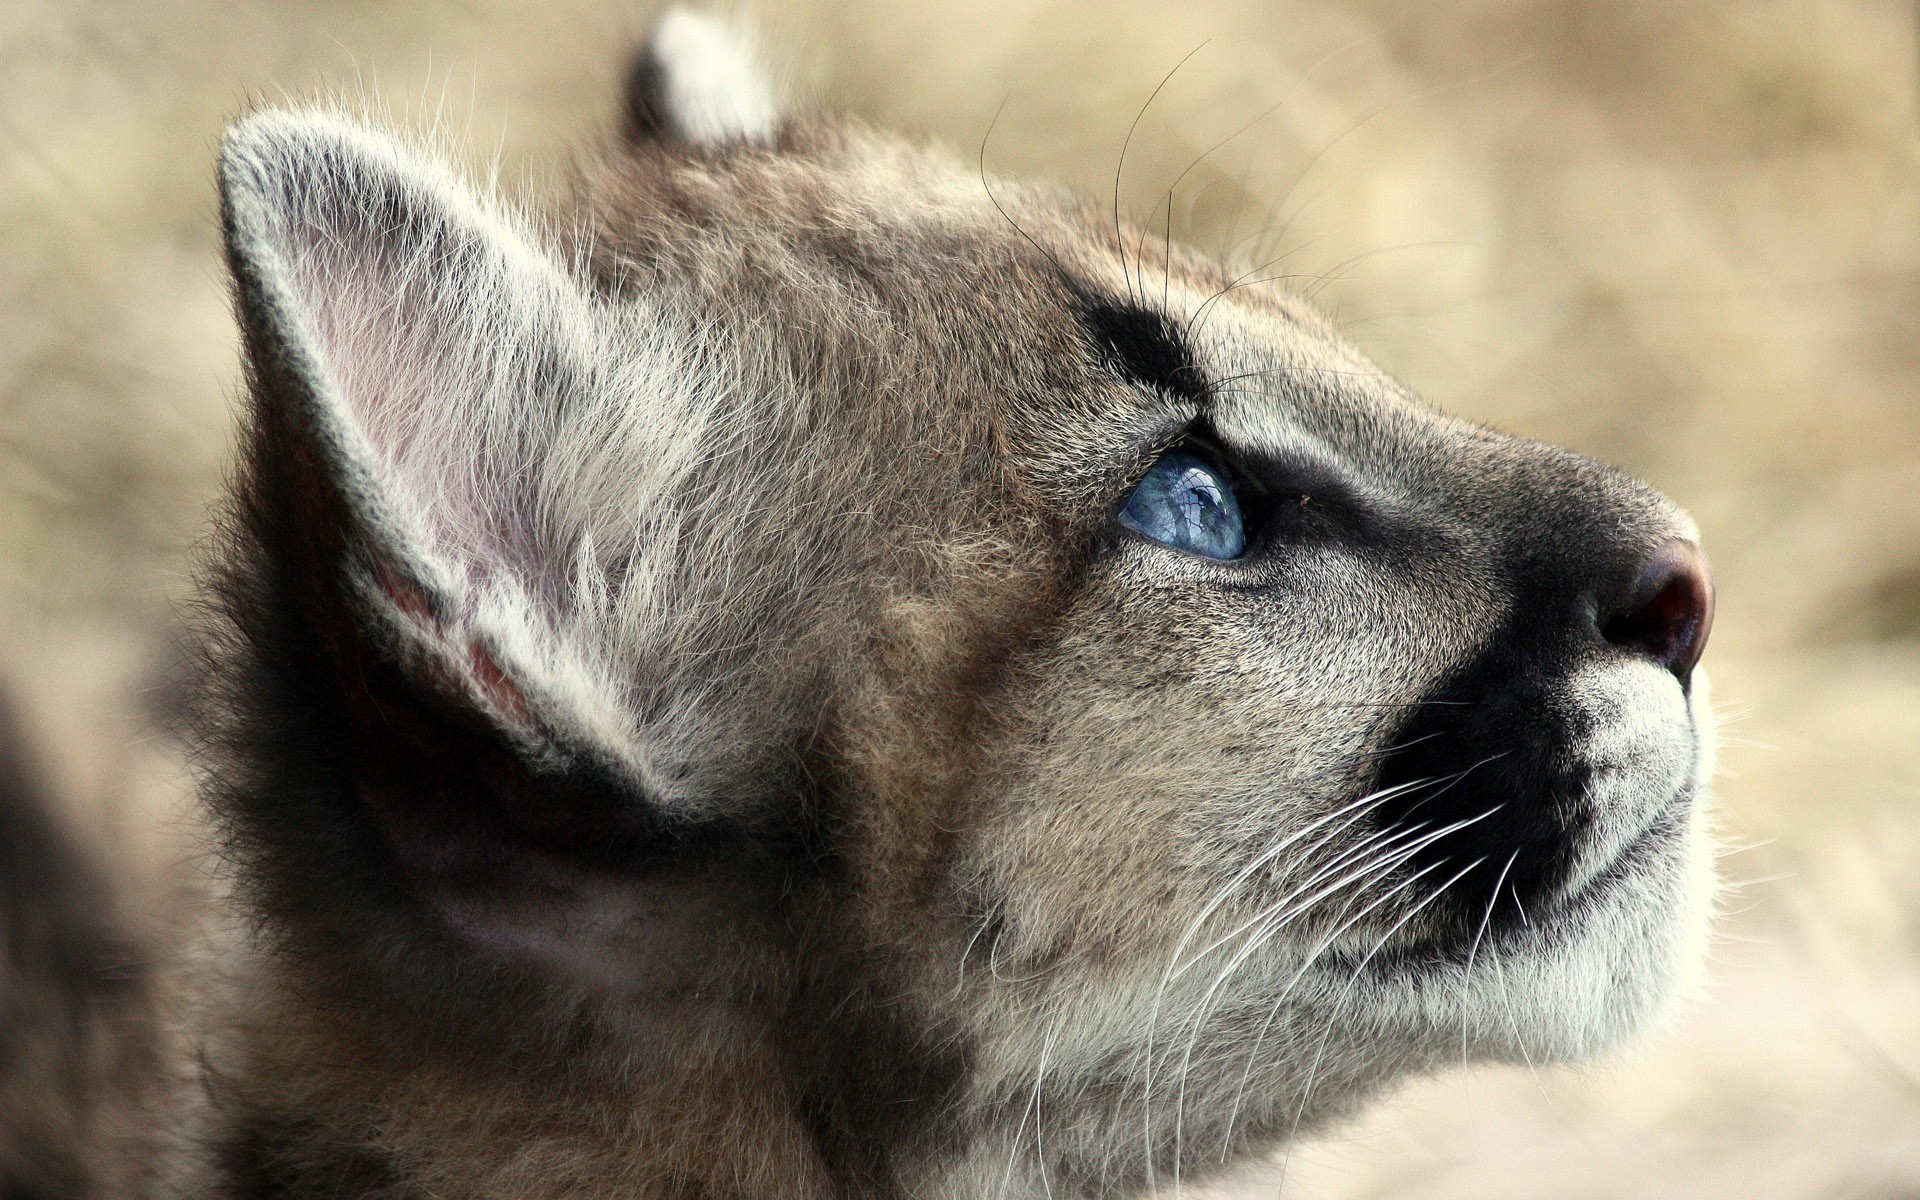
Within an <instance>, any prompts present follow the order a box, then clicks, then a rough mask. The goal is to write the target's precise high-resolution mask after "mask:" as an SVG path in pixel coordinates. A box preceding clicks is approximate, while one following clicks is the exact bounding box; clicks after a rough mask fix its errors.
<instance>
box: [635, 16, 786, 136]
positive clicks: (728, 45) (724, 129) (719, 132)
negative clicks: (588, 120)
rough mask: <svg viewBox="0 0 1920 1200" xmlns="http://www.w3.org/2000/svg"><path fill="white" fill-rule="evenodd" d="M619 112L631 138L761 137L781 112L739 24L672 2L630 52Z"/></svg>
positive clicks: (767, 133)
mask: <svg viewBox="0 0 1920 1200" xmlns="http://www.w3.org/2000/svg"><path fill="white" fill-rule="evenodd" d="M626 119H627V128H628V133H629V135H630V136H632V137H634V138H636V139H640V138H647V137H659V136H666V137H671V138H677V139H680V140H682V141H686V142H689V143H692V144H694V145H698V146H724V145H727V144H730V143H734V144H749V145H767V144H769V143H771V142H772V141H773V138H774V135H775V133H777V132H778V129H779V125H780V119H781V114H780V110H779V105H778V104H777V103H776V102H775V99H774V93H773V88H772V87H771V86H770V85H769V84H768V82H767V79H766V76H765V73H764V71H763V69H762V67H761V64H760V63H759V61H758V60H757V56H756V54H755V48H754V45H753V41H752V39H751V36H750V35H749V34H748V33H747V32H746V31H745V30H743V29H741V28H739V27H737V26H733V25H729V24H727V23H725V22H723V21H721V20H720V19H719V18H717V17H714V16H711V15H708V14H705V13H698V12H694V11H692V10H691V9H685V8H674V9H670V10H668V11H667V13H666V15H664V16H663V17H661V18H660V22H659V24H657V25H656V26H654V30H653V34H652V36H651V37H650V38H648V40H647V44H646V46H645V47H644V48H642V50H641V51H640V53H639V55H638V56H637V57H636V58H635V60H634V64H633V67H632V71H631V74H630V75H629V76H628V81H627V113H626Z"/></svg>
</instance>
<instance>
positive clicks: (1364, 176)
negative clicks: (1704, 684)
mask: <svg viewBox="0 0 1920 1200" xmlns="http://www.w3.org/2000/svg"><path fill="white" fill-rule="evenodd" d="M647 16H648V14H647V11H646V10H645V9H644V8H640V9H635V8H631V7H622V6H621V4H619V3H618V2H616V0H543V2H541V3H532V2H522V3H507V2H505V0H409V2H407V3H399V2H386V3H382V2H376V0H306V2H303V3H297V4H296V3H291V2H278V3H269V2H265V0H253V2H250V3H243V2H240V0H164V2H161V0H8V2H7V3H5V4H4V5H0V662H3V663H4V664H5V665H6V669H7V670H8V672H9V673H10V674H12V675H13V676H15V678H16V680H17V681H18V686H19V688H20V690H21V691H22V693H23V695H24V698H25V700H26V701H27V702H28V705H29V707H30V709H31V711H30V713H29V714H28V716H29V718H30V722H29V723H30V724H31V725H32V727H33V729H34V732H35V734H36V736H37V737H38V738H39V739H40V740H41V741H42V742H43V743H44V744H45V746H46V747H47V749H48V752H49V753H50V754H51V755H52V756H53V759H54V762H55V766H56V775H57V777H58V779H59V780H60V781H61V783H62V784H63V786H64V790H65V792H66V793H67V794H68V795H69V796H70V797H71V798H72V802H73V807H74V817H75V819H76V820H77V821H80V822H82V823H86V824H89V825H90V826H92V827H111V828H112V829H114V830H115V831H116V836H115V839H114V841H115V844H117V845H120V846H122V847H124V853H125V854H126V856H127V861H126V863H125V864H124V870H125V871H126V873H127V876H128V877H129V878H134V879H147V880H150V879H152V878H153V872H154V868H153V867H152V865H151V864H153V863H155V862H160V861H164V860H165V858H166V856H167V854H168V853H169V852H170V851H169V849H168V848H169V846H171V845H173V844H174V842H175V840H177V835H178V833H179V830H180V827H181V822H182V821H183V820H184V819H185V818H183V817H182V816H181V814H182V812H183V811H184V807H183V806H184V796H185V793H186V789H185V785H184V783H183V780H182V775H181V772H180V770H179V767H178V764H177V756H176V755H175V754H174V752H173V750H172V748H171V747H170V745H169V744H168V743H167V742H166V740H165V739H164V738H161V737H159V736H158V735H156V734H155V733H153V732H152V731H151V728H150V726H149V724H148V723H147V722H146V720H145V717H144V714H145V713H146V712H147V711H148V710H150V709H152V708H153V707H155V706H154V704H153V702H152V701H153V698H154V695H155V689H156V688H159V689H164V686H165V680H166V679H167V677H168V668H167V658H168V653H169V652H168V650H167V649H166V647H167V645H168V638H169V635H170V632H171V630H172V628H173V627H174V626H175V625H176V624H177V623H178V621H179V619H180V613H181V608H180V606H181V604H182V603H183V601H184V600H185V598H186V597H187V595H188V594H189V588H188V578H187V573H186V568H185V565H184V564H185V562H186V554H187V550H188V547H189V546H190V543H191V541H192V539H193V537H194V535H195V531H196V529H197V528H198V527H199V525H200V523H201V521H202V519H203V510H204V506H205V505H206V503H207V501H208V499H209V497H210V496H211V495H212V494H213V493H214V492H215V491H216V490H217V487H218V484H219V480H220V477H221V471H222V465H223V462H224V460H225V457H226V455H227V453H228V450H229V446H230V430H229V423H230V413H231V404H232V401H233V398H234V396H235V392H236V375H237V372H236V345H235V336H234V332H233V329H232V327H231V325H230V322H229V319H228V314H227V310H226V303H225V296H224V292H223V285H222V282H221V277H220V271H219V266H218V256H217V239H216V235H215V228H214V218H213V211H214V195H213V186H212V160H213V153H214V147H215V142H216V138H217V136H218V133H219V130H220V128H221V126H222V124H223V122H225V121H226V120H228V119H229V118H231V117H232V116H233V115H234V114H235V113H237V112H239V111H241V110H243V109H244V108H245V107H247V106H248V105H249V104H251V103H254V102H256V101H258V100H262V99H265V100H269V101H271V100H273V99H276V98H280V97H283V96H287V95H294V96H299V95H305V94H310V93H312V92H314V91H316V90H321V89H340V88H345V89H348V90H351V91H355V92H364V93H369V94H375V95H377V96H379V97H380V98H381V99H382V101H383V102H384V103H385V104H386V105H388V106H390V107H391V108H392V109H393V110H395V111H396V113H398V114H400V115H401V116H403V117H411V118H415V119H424V118H428V117H431V116H432V115H433V114H435V113H440V114H444V117H445V119H446V120H447V121H448V122H449V123H450V124H452V125H453V126H454V127H455V128H457V129H460V130H464V131H465V135H466V137H467V139H468V140H469V141H470V142H471V143H472V145H473V146H474V148H475V156H476V162H478V163H481V164H485V163H487V162H489V161H492V160H493V159H494V158H495V156H497V158H498V161H499V163H500V164H501V166H502V172H501V175H502V179H503V181H504V183H505V184H506V186H507V187H508V188H509V190H512V191H518V192H521V193H522V194H527V195H535V196H537V194H538V193H539V190H540V188H541V180H542V179H545V178H551V177H552V176H554V175H555V174H557V173H559V172H561V171H563V170H564V169H565V166H566V163H567V161H568V156H569V154H570V153H572V152H574V151H576V150H578V149H580V148H582V147H590V146H591V145H592V144H593V143H594V141H595V139H596V138H597V137H598V136H599V135H600V134H601V132H602V131H603V130H604V129H605V128H606V127H607V125H608V122H609V119H610V113H611V104H612V97H613V94H614V89H615V81H616V75H617V69H618V66H619V64H620V61H621V57H622V55H623V53H624V51H625V48H626V47H627V46H628V45H630V44H631V42H632V41H633V40H634V39H635V38H636V37H637V36H638V34H639V32H640V31H641V30H643V29H644V28H645V26H646V24H647ZM753 16H754V18H755V19H756V20H757V22H758V23H759V24H760V25H761V26H762V28H763V30H764V41H765V43H766V44H767V45H768V46H769V48H770V49H771V51H772V53H773V56H774V57H776V58H777V59H778V60H779V61H780V62H781V63H783V64H784V67H785V69H786V70H787V72H788V76H789V78H788V82H789V85H790V88H791V90H792V92H793V93H794V94H796V95H798V96H800V97H802V98H805V99H808V100H811V101H815V102H819V103H823V104H826V105H829V106H832V107H836V108H842V109H845V110H848V111H851V112H853V113H855V114H858V115H861V116H863V117H866V118H868V119H870V120H872V121H874V122H876V123H880V124H884V125H889V126H898V127H904V128H908V129H913V130H921V131H925V132H927V133H929V134H931V135H932V136H934V137H936V138H939V139H941V140H943V141H946V142H948V143H950V144H952V145H953V146H955V147H956V148H957V149H958V150H959V151H960V152H961V153H962V154H963V155H965V156H967V157H972V156H974V155H975V154H976V153H980V152H981V150H982V143H983V140H984V141H985V147H984V157H985V160H986V162H987V164H988V166H989V167H990V168H991V169H993V170H996V171H998V172H1001V173H1005V174H1016V175H1038V176H1045V177H1050V178H1054V179H1058V180H1062V181H1064V182H1066V183H1069V184H1071V185H1073V186H1075V187H1077V188H1080V189H1082V190H1084V191H1087V192H1090V193H1093V194H1096V195H1099V196H1102V197H1105V196H1108V195H1110V194H1111V191H1112V189H1113V187H1114V186H1115V183H1114V180H1115V168H1116V163H1117V162H1118V160H1119V157H1120V150H1121V144H1122V141H1123V139H1125V137H1126V135H1127V131H1128V127H1129V125H1130V124H1131V123H1132V122H1133V121H1134V120H1135V118H1136V116H1138V117H1139V119H1140V120H1139V128H1138V130H1137V131H1136V132H1135V133H1134V134H1133V137H1132V140H1131V147H1130V149H1129V150H1128V152H1127V156H1126V161H1125V166H1124V171H1123V172H1122V174H1121V178H1120V184H1119V187H1120V198H1121V201H1122V203H1123V205H1124V206H1126V207H1127V208H1128V209H1130V210H1131V211H1132V212H1133V213H1134V214H1135V215H1136V216H1139V217H1142V218H1145V217H1147V216H1148V215H1149V214H1152V213H1154V212H1155V211H1156V208H1158V209H1159V214H1160V215H1159V216H1158V217H1156V218H1155V219H1156V221H1158V220H1160V219H1164V215H1165V209H1164V206H1165V205H1166V203H1167V191H1168V188H1169V186H1170V185H1173V184H1174V183H1175V181H1176V180H1177V181H1178V185H1177V187H1176V188H1175V190H1174V195H1173V203H1172V213H1173V217H1172V220H1173V227H1174V231H1175V234H1176V236H1179V237H1182V238H1183V239H1185V240H1187V241H1190V242H1192V243H1194V244H1197V245H1199V246H1201V247H1204V248H1207V249H1210V250H1213V251H1216V252H1219V253H1229V254H1235V255H1240V256H1243V257H1246V258H1248V259H1249V260H1250V261H1265V260H1267V259H1274V258H1276V257H1277V261H1276V262H1275V265H1274V267H1273V268H1272V272H1273V273H1278V274H1284V275H1287V276H1290V277H1292V279H1293V281H1294V283H1295V284H1296V286H1298V287H1299V288H1300V289H1302V290H1304V291H1307V292H1309V293H1312V294H1314V295H1316V296H1317V297H1318V298H1319V299H1320V300H1321V301H1322V302H1323V303H1324V304H1325V305H1327V306H1328V307H1329V308H1330V309H1331V310H1332V311H1333V312H1334V313H1335V314H1336V315H1337V316H1338V318H1339V319H1340V322H1341V324H1342V325H1343V326H1344V327H1345V328H1346V329H1347V330H1348V331H1349V333H1350V334H1351V336H1352V337H1353V338H1355V339H1356V340H1357V341H1358V342H1359V343H1360V344H1361V345H1362V346H1364V347H1365V348H1366V349H1367V350H1368V351H1370V352H1371V353H1372V354H1373V355H1374V356H1375V357H1376V358H1378V359H1379V360H1381V361H1382V362H1383V363H1384V364H1385V365H1387V366H1388V367H1389V368H1390V369H1392V370H1393V371H1394V372H1396V373H1397V374H1399V375H1400V376H1401V377H1402V378H1404V379H1405V380H1407V381H1408V382H1409V383H1410V384H1411V385H1413V386H1414V387H1415V388H1416V389H1417V390H1419V391H1421V392H1423V393H1424V394H1425V395H1427V396H1428V397H1430V398H1431V399H1433V400H1434V401H1435V402H1437V403H1439V404H1440V405H1442V406H1443V407H1446V408H1448V409H1451V410H1453V411H1456V412H1459V413H1461V414H1464V415H1467V416H1470V417H1473V418H1477V419H1480V420H1483V421H1487V422H1490V423H1492V424H1495V425H1498V426H1500V427H1502V428H1505V429H1508V430H1511V431H1514V432H1518V433H1523V434H1527V435H1531V436H1536V437H1541V438H1546V439H1550V440H1553V441H1557V442H1562V443H1565V444H1567V445H1569V446H1572V447H1574V448H1576V449H1578V450H1581V451H1583V452H1586V453H1588V454H1591V455H1595V456H1597V457H1600V458H1603V459H1606V460H1609V461H1611V462H1613V463H1616V464H1618V465H1619V466H1622V467H1624V468H1626V469H1627V470H1628V471H1631V472H1632V473H1634V474H1636V475H1640V476H1642V477H1644V478H1646V479H1648V480H1650V481H1652V482H1653V483H1654V484H1656V485H1657V486H1659V487H1660V488H1662V489H1664V490H1665V491H1666V492H1668V493H1669V494H1671V495H1672V496H1674V497H1675V498H1677V499H1678V500H1679V501H1680V502H1681V503H1682V504H1684V505H1686V506H1687V507H1689V508H1690V509H1692V511H1693V512H1694V513H1695V514H1696V515H1697V516H1698V518H1699V520H1700V524H1701V526H1702V527H1703V529H1704V530H1705V536H1706V545H1707V548H1708V550H1709V552H1710V553H1711V555H1712V557H1713V560H1714V564H1715V567H1716V571H1717V575H1718V580H1719V586H1720V613H1719V620H1718V624H1717V626H1716V629H1715V633H1714V644H1713V646H1712V649H1711V651H1710V653H1709V656H1708V663H1709V666H1710V668H1711V671H1712V674H1713V680H1714V691H1715V694H1716V696H1717V700H1718V707H1719V708H1720V709H1721V711H1722V714H1723V719H1724V720H1725V731H1726V744H1725V748H1724V750H1723V761H1724V768H1725V770H1724V778H1723V779H1722V781H1721V793H1720V807H1721V824H1722V826H1723V829H1724V834H1725V839H1726V842H1727V845H1728V849H1729V854H1728V856H1727V857H1726V859H1725V860H1724V864H1723V870H1724V872H1725V874H1726V875H1727V876H1728V877H1729V879H1730V880H1731V881H1732V883H1733V886H1732V887H1731V888H1730V890H1729V892H1728V894H1727V897H1726V909H1727V915H1726V919H1725V921H1724V922H1723V925H1722V936H1721V937H1720V939H1719V941H1718V943H1717V944H1716V946H1715V949H1714V965H1713V970H1712V979H1711V982H1710V984H1709V986H1708V988H1707V990H1706V991H1705V993H1704V994H1703V995H1702V997H1701V998H1700V1000H1699V1001H1698V1003H1697V1004H1696V1005H1695V1006H1694V1007H1693V1008H1692V1009H1691V1010H1690V1011H1689V1012H1688V1013H1687V1014H1686V1015H1685V1016H1684V1017H1683V1019H1682V1020H1680V1021H1679V1022H1678V1023H1677V1024H1676V1025H1675V1026H1674V1027H1673V1028H1671V1029H1670V1030H1668V1031H1666V1032H1664V1033H1662V1034H1661V1035H1659V1036H1658V1037H1656V1038H1654V1039H1652V1040H1651V1041H1650V1042H1649V1043H1648V1044H1647V1045H1645V1046H1644V1047H1642V1048H1640V1049H1639V1050H1638V1051H1636V1052H1634V1053H1632V1054H1630V1055H1628V1056H1626V1057H1624V1058H1623V1059H1622V1060H1620V1061H1619V1062H1617V1063H1614V1064H1611V1065H1607V1066H1603V1067H1599V1068H1594V1069H1590V1070H1587V1071H1583V1072H1574V1071H1568V1070H1562V1069H1555V1070H1541V1071H1539V1072H1530V1071H1527V1070H1525V1069H1519V1070H1484V1071H1478V1072H1475V1073H1472V1074H1456V1075H1455V1076H1452V1077H1449V1078H1445V1079H1441V1080H1437V1081H1433V1082H1430V1083H1424V1084H1420V1085H1418V1086H1415V1087H1413V1088H1411V1089H1409V1090H1408V1091H1407V1092H1406V1093H1405V1094H1403V1095H1402V1096H1401V1097H1399V1098H1398V1099H1397V1100H1395V1101H1394V1102H1392V1103H1390V1104H1388V1105H1386V1106H1383V1107H1382V1108H1381V1109H1379V1110H1378V1111H1376V1112H1375V1113H1374V1114H1372V1115H1371V1116H1370V1117H1369V1118H1368V1119H1367V1120H1365V1121H1364V1122H1363V1123H1361V1124H1359V1125H1357V1126H1355V1127H1353V1128H1351V1129H1349V1130H1347V1131H1345V1132H1344V1133H1343V1134H1341V1135H1340V1136H1338V1137H1335V1138H1333V1139H1330V1140H1327V1141H1323V1142H1319V1143H1316V1144H1314V1145H1311V1146H1304V1147H1301V1148H1299V1149H1297V1150H1296V1151H1295V1152H1294V1153H1293V1154H1292V1156H1291V1160H1290V1161H1289V1162H1287V1163H1286V1164H1285V1169H1284V1175H1282V1174H1281V1173H1280V1171H1279V1170H1278V1169H1276V1171H1275V1172H1274V1173H1273V1174H1272V1176H1271V1177H1269V1178H1266V1179H1264V1180H1262V1181H1260V1182H1259V1183H1258V1184H1257V1185H1255V1186H1251V1187H1250V1188H1249V1189H1247V1190H1246V1191H1245V1192H1244V1194H1246V1195H1262V1196H1273V1195H1275V1194H1276V1193H1278V1194H1283V1195H1286V1196H1299V1197H1340V1198H1345V1197H1389V1196H1391V1197H1421V1198H1428V1200H1431V1198H1436V1197H1476V1198H1486V1197H1540V1196H1554V1197H1596V1198H1597V1197H1609V1198H1610V1197H1642V1196H1681V1197H1723V1196H1724V1197H1740V1198H1742V1200H1751V1198H1754V1197H1829V1196H1830V1197H1843V1196H1844V1197H1863V1198H1876V1200H1879V1198H1884V1200H1895V1198H1906V1200H1912V1198H1914V1197H1920V768H1917V767H1916V757H1920V536H1916V535H1917V534H1920V396H1916V389H1915V381H1916V368H1917V367H1920V338H1916V330H1915V323H1916V317H1920V133H1917V130H1920V103H1917V98H1916V53H1915V48H1916V13H1915V9H1914V8H1913V7H1912V6H1911V5H1910V4H1909V3H1908V0H1657V2H1656V0H1612V2H1604V3H1601V2H1578V0H1391V2H1389V0H1186V2H1185V3H1182V4H1178V5H1174V4H1168V3H1098V4H1096V3H1092V2H1091V0H1089V2H1088V3H1084V4H1069V3H1062V2H1049V0H993V2H991V3H984V2H982V0H919V2H916V3H901V2H899V0H797V2H794V3H790V4H779V3H776V2H774V0H767V2H766V3H764V4H762V5H761V6H760V7H759V8H758V9H757V10H756V11H755V12H754V13H753ZM1189 55H1190V56H1189ZM1176 66H1178V69H1177V70H1176V69H1175V68H1176ZM1170 72H1172V75H1171V78H1168V76H1169V73H1170ZM1163 79H1165V80H1166V83H1165V86H1164V87H1163V88H1161V90H1160V92H1159V94H1158V96H1157V97H1155V98H1154V100H1153V102H1152V103H1151V104H1147V100H1148V97H1149V95H1150V94H1151V93H1153V92H1154V90H1155V87H1156V86H1157V85H1159V84H1160V83H1161V82H1162V80H1163ZM1143 106H1145V107H1144V109H1143ZM996 112H997V113H998V114H999V115H998V119H997V122H996V120H995V114H996ZM990 126H991V129H992V131H991V137H990V138H988V136H987V135H988V131H989V127H990Z"/></svg>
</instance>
